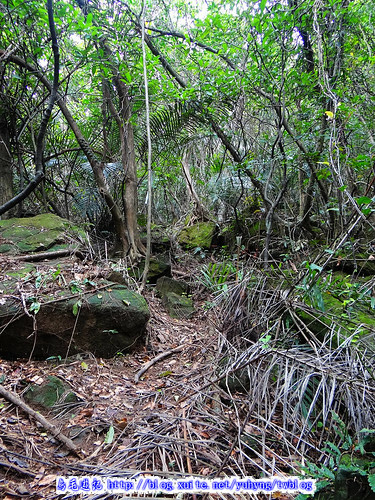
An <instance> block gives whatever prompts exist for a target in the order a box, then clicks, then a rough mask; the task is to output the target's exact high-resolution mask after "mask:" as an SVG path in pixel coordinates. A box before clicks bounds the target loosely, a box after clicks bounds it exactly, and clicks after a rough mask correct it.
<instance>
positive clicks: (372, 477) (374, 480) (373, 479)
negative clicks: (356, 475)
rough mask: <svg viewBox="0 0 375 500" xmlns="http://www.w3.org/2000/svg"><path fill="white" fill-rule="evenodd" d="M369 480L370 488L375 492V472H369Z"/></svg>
mask: <svg viewBox="0 0 375 500" xmlns="http://www.w3.org/2000/svg"><path fill="white" fill-rule="evenodd" d="M367 480H368V484H369V485H370V488H371V489H372V491H373V492H374V493H375V474H369V475H368V476H367Z"/></svg>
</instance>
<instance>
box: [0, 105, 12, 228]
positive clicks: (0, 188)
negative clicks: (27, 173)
mask: <svg viewBox="0 0 375 500" xmlns="http://www.w3.org/2000/svg"><path fill="white" fill-rule="evenodd" d="M0 179H1V182H0V206H1V205H4V203H6V202H7V201H8V200H10V199H11V198H12V197H13V175H12V156H11V154H10V140H9V130H8V122H7V119H6V117H5V116H4V114H1V115H0ZM11 216H12V215H11V212H6V213H4V214H3V216H2V217H3V218H4V219H7V218H9V217H11Z"/></svg>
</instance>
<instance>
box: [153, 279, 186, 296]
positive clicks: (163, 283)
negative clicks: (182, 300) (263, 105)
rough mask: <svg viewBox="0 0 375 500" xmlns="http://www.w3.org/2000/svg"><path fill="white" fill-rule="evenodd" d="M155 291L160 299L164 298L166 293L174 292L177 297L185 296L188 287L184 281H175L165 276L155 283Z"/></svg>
mask: <svg viewBox="0 0 375 500" xmlns="http://www.w3.org/2000/svg"><path fill="white" fill-rule="evenodd" d="M156 290H157V291H158V292H159V294H160V295H161V297H164V296H165V295H167V294H168V293H171V292H174V293H176V294H177V295H183V294H185V295H187V293H188V291H189V285H188V284H187V283H185V281H177V280H174V279H172V278H168V277H167V276H162V277H161V278H159V279H158V280H157V282H156Z"/></svg>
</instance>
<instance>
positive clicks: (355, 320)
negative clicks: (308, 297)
mask: <svg viewBox="0 0 375 500" xmlns="http://www.w3.org/2000/svg"><path fill="white" fill-rule="evenodd" d="M322 298H323V303H324V311H318V310H316V309H311V313H310V312H308V310H306V309H304V310H302V309H297V310H296V313H297V315H298V317H299V318H300V319H301V320H302V321H303V322H304V323H305V325H306V326H307V327H308V328H309V330H311V331H312V332H313V333H314V334H315V335H316V336H317V338H318V339H319V340H321V341H323V339H324V337H325V335H326V334H327V333H328V331H329V329H330V327H331V325H332V321H331V319H330V318H331V317H333V318H334V321H335V322H336V323H337V324H338V325H342V326H343V327H345V328H348V327H350V326H352V327H353V329H354V328H356V327H357V326H358V325H359V324H363V325H364V328H363V330H361V331H360V334H361V333H363V334H364V335H365V334H367V333H368V328H370V329H373V330H375V315H374V314H373V313H372V312H371V311H368V312H366V311H363V310H362V309H360V308H359V307H350V305H349V306H345V305H344V303H343V302H341V301H340V300H339V299H337V298H336V297H333V296H332V295H331V294H330V293H328V292H325V293H323V294H322ZM354 305H355V303H354ZM348 307H349V310H348V309H347V308H348ZM326 313H329V316H328V315H327V314H326ZM366 327H368V328H366ZM345 328H343V329H342V330H341V335H343V334H344V332H345ZM333 346H334V347H337V339H335V338H334V339H333Z"/></svg>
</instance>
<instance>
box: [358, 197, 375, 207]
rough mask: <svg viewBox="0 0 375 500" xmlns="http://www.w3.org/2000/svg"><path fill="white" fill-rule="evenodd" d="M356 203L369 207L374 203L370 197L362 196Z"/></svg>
mask: <svg viewBox="0 0 375 500" xmlns="http://www.w3.org/2000/svg"><path fill="white" fill-rule="evenodd" d="M355 201H356V202H357V203H358V205H368V204H369V203H371V202H372V199H371V198H369V197H368V196H361V197H360V198H356V200H355Z"/></svg>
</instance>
